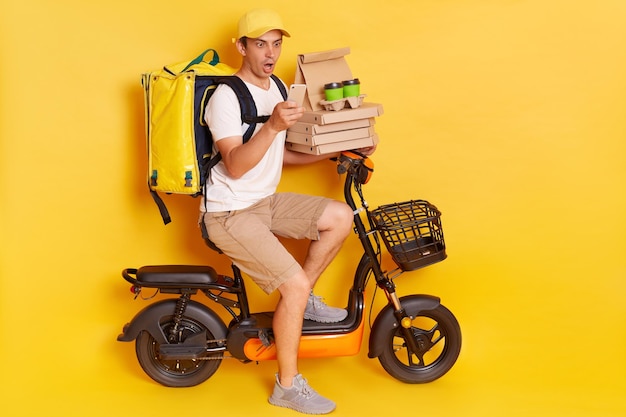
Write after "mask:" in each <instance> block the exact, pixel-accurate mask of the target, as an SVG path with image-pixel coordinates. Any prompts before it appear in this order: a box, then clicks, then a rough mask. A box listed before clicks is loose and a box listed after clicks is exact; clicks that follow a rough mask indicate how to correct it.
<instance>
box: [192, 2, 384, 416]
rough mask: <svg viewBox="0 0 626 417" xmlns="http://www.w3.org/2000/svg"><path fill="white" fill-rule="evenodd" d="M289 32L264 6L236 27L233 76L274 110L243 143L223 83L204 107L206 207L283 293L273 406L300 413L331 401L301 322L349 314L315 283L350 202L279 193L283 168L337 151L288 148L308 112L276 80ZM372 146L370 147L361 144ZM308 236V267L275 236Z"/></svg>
mask: <svg viewBox="0 0 626 417" xmlns="http://www.w3.org/2000/svg"><path fill="white" fill-rule="evenodd" d="M283 36H286V37H289V36H290V35H289V33H288V32H287V31H286V30H285V29H284V27H283V23H282V20H281V18H280V17H279V16H278V15H277V14H276V13H275V12H273V11H271V10H267V9H257V10H252V11H250V12H248V13H247V14H245V15H244V16H243V17H242V18H241V20H240V21H239V25H238V36H237V40H236V47H237V50H238V51H239V53H240V54H241V56H242V64H241V67H240V69H239V70H238V72H237V73H236V75H237V76H238V77H240V78H241V79H242V80H243V81H244V82H245V83H246V85H247V87H248V88H249V89H250V92H251V93H252V96H253V98H254V100H255V104H256V106H257V112H258V114H259V115H262V114H269V115H271V116H270V118H269V120H268V121H267V122H266V123H264V124H259V125H257V127H256V131H255V133H254V134H253V136H252V137H251V139H250V140H249V141H248V142H246V143H243V132H245V130H246V128H247V125H245V124H244V125H243V126H242V122H241V115H240V110H239V102H238V99H237V97H236V96H235V93H234V91H233V90H232V89H231V88H230V87H228V86H225V85H221V86H219V87H218V89H217V90H216V91H215V93H214V94H213V96H212V98H211V100H210V101H209V104H208V105H207V110H206V116H205V120H206V122H207V124H208V126H209V128H210V129H211V133H212V135H213V139H214V143H215V147H216V148H217V150H218V151H219V152H220V153H221V155H222V160H221V162H220V163H219V164H217V165H216V166H215V167H214V168H213V170H212V172H211V175H210V178H209V181H207V186H206V189H205V193H204V201H203V202H202V204H201V210H202V211H203V212H204V213H203V215H202V221H203V222H204V224H205V226H206V230H207V232H208V234H209V237H210V239H211V241H212V242H213V243H214V244H215V245H216V246H218V247H219V248H220V250H222V252H224V253H225V254H226V255H227V256H228V257H229V258H230V259H231V260H232V261H233V262H234V263H235V264H236V265H238V266H239V267H240V268H241V269H242V270H243V271H244V272H246V273H247V274H248V275H249V276H250V277H251V278H252V279H253V280H254V281H255V283H256V284H257V285H259V286H260V287H261V288H262V289H263V290H264V291H265V292H266V293H268V294H269V293H271V292H273V291H274V290H278V291H279V293H280V299H279V301H278V304H277V306H276V309H275V312H274V318H273V323H272V326H273V333H274V342H275V344H276V351H277V362H278V373H277V374H276V383H275V387H274V392H273V393H272V396H271V397H270V398H269V401H270V403H272V404H274V405H278V406H282V407H288V408H292V409H295V410H297V411H300V412H303V413H311V414H325V413H329V412H331V411H333V410H334V408H335V404H334V403H333V402H332V401H330V400H328V399H326V398H324V397H322V396H320V395H319V394H318V393H316V392H315V391H314V390H313V389H312V388H310V387H309V386H308V383H307V381H306V380H305V379H304V378H303V377H302V375H301V374H300V373H299V371H298V361H297V355H298V346H299V342H300V336H301V333H302V322H303V319H304V318H306V319H309V320H316V321H321V322H327V323H330V322H338V321H342V320H343V319H345V317H346V316H347V311H346V310H344V309H339V308H334V307H329V306H327V305H326V304H324V303H323V301H322V300H321V298H320V297H316V296H314V295H313V293H312V288H313V286H314V285H315V283H316V281H317V279H318V278H319V277H320V275H321V273H322V272H323V271H324V269H325V268H326V267H327V266H328V265H329V263H330V262H331V261H332V259H333V258H334V257H335V255H336V254H337V252H338V251H339V249H340V247H341V245H342V244H343V241H344V240H345V238H346V237H347V235H348V234H349V233H350V230H351V229H352V220H353V213H352V210H351V209H350V208H349V207H348V205H346V204H345V203H342V202H339V201H334V200H330V199H328V198H324V197H313V196H305V195H300V194H293V193H276V187H277V185H278V183H279V181H280V176H281V172H282V166H283V165H289V164H305V163H312V162H316V161H319V160H322V159H327V158H329V157H331V156H333V155H323V156H315V155H307V154H302V153H297V152H293V151H289V150H288V149H286V148H285V135H286V134H285V132H286V130H287V129H288V128H289V127H290V126H292V125H293V124H294V123H296V121H297V120H298V119H299V118H300V117H301V116H302V115H303V112H304V109H303V108H302V107H298V105H297V104H296V103H294V102H290V101H284V99H283V97H282V95H281V93H280V90H279V89H278V87H277V85H276V84H275V82H274V81H273V80H272V79H271V78H270V76H271V75H272V74H273V72H274V69H275V66H276V63H277V61H278V58H279V57H280V53H281V46H282V42H283ZM365 151H366V152H371V151H372V150H365ZM277 235H278V236H284V237H288V238H295V239H310V240H311V244H310V247H309V250H308V253H307V256H306V259H305V261H304V263H303V264H302V265H300V264H299V263H298V262H297V261H296V260H295V259H294V258H293V256H292V255H291V254H290V253H289V252H288V251H287V250H286V249H285V248H284V247H283V245H282V244H281V243H280V242H279V240H278V239H277V237H276V236H277Z"/></svg>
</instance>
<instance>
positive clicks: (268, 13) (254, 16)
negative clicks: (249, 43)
mask: <svg viewBox="0 0 626 417" xmlns="http://www.w3.org/2000/svg"><path fill="white" fill-rule="evenodd" d="M238 29H239V30H238V35H237V39H241V38H243V37H244V36H245V37H247V38H258V37H259V36H261V35H263V34H264V33H266V32H269V31H270V30H280V31H281V32H282V33H283V35H284V36H287V37H291V35H290V34H289V32H287V31H286V30H285V28H284V25H283V20H282V19H281V18H280V16H279V15H278V13H276V12H275V11H273V10H270V9H254V10H250V11H249V12H248V13H246V14H244V15H243V16H242V17H241V19H239V27H238Z"/></svg>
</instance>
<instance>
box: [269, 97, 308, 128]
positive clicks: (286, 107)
mask: <svg viewBox="0 0 626 417" xmlns="http://www.w3.org/2000/svg"><path fill="white" fill-rule="evenodd" d="M303 114H304V107H298V104H297V103H295V102H293V101H281V102H280V103H278V104H277V105H276V106H275V107H274V111H273V112H272V115H271V116H270V118H269V120H268V121H267V124H268V125H269V126H268V127H269V128H270V129H272V130H274V131H276V133H278V132H281V131H283V130H287V129H289V128H290V127H291V126H293V125H294V124H295V123H296V122H297V121H298V120H300V118H301V117H302V115H303Z"/></svg>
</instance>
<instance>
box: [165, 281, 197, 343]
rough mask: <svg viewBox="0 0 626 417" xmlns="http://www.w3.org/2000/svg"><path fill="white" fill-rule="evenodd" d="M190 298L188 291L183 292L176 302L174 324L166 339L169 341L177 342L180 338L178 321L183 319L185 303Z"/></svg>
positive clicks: (187, 302)
mask: <svg viewBox="0 0 626 417" xmlns="http://www.w3.org/2000/svg"><path fill="white" fill-rule="evenodd" d="M190 299H191V295H190V294H189V293H183V294H182V295H181V296H180V297H179V298H178V301H177V302H176V308H175V309H174V317H173V319H174V325H173V326H172V328H171V329H170V332H169V333H170V334H169V337H168V340H169V342H170V343H177V342H178V341H179V339H180V337H179V334H178V333H179V331H180V323H181V321H182V320H183V314H185V310H186V309H187V304H189V300H190Z"/></svg>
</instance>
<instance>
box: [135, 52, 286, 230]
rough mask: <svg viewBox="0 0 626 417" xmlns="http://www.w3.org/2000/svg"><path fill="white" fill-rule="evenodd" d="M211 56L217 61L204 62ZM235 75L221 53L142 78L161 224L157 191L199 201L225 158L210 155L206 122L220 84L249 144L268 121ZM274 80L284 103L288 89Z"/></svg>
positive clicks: (152, 185) (165, 218)
mask: <svg viewBox="0 0 626 417" xmlns="http://www.w3.org/2000/svg"><path fill="white" fill-rule="evenodd" d="M208 53H212V55H213V58H212V59H211V60H210V61H208V62H207V61H205V56H206V55H207V54H208ZM234 73H235V70H234V69H233V68H231V67H229V66H228V65H226V64H224V63H221V62H220V60H219V56H218V54H217V52H216V51H215V50H213V49H207V50H206V51H204V52H203V53H202V54H200V55H199V56H198V57H197V58H195V59H193V60H192V61H190V62H182V63H178V64H173V65H167V66H165V67H163V69H162V70H158V71H153V72H148V73H144V74H142V79H141V80H142V85H143V89H144V98H145V112H146V138H147V145H148V187H149V189H150V193H151V195H152V198H153V199H154V201H155V203H156V204H157V206H158V208H159V211H160V213H161V217H162V218H163V222H164V223H165V224H168V223H169V222H170V221H171V217H170V214H169V212H168V210H167V207H165V203H164V202H163V200H162V199H161V197H160V196H159V194H158V193H159V192H161V193H166V194H187V195H191V196H194V197H196V196H199V195H201V194H202V190H203V187H204V184H205V182H206V180H207V178H208V176H209V173H210V172H211V168H213V167H214V166H215V164H217V163H218V162H219V161H220V159H221V155H219V154H217V155H212V150H213V140H212V138H211V132H210V131H209V128H208V127H207V125H206V123H205V121H204V111H205V109H206V105H207V103H208V100H209V99H210V98H211V95H212V94H213V92H214V91H215V88H216V87H217V86H218V85H219V84H227V85H228V86H230V87H231V88H232V89H233V90H234V91H235V94H236V95H237V97H238V98H239V105H240V107H241V121H242V124H247V125H248V128H247V130H246V132H245V133H244V134H243V141H244V142H247V141H248V140H249V139H250V138H251V137H252V134H253V132H254V129H255V127H256V125H257V123H265V122H266V121H267V120H268V119H269V116H259V115H258V114H257V109H256V105H255V104H254V100H253V98H252V95H251V94H250V91H249V90H248V87H246V85H245V83H244V82H243V81H242V80H241V79H240V78H239V77H237V76H235V75H233V74H234ZM272 79H273V80H274V82H275V83H276V85H277V86H278V88H279V89H280V92H281V94H282V95H283V97H284V99H285V100H286V99H287V90H286V89H285V86H284V84H283V83H282V81H280V80H279V79H278V78H277V77H276V76H274V75H272Z"/></svg>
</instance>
